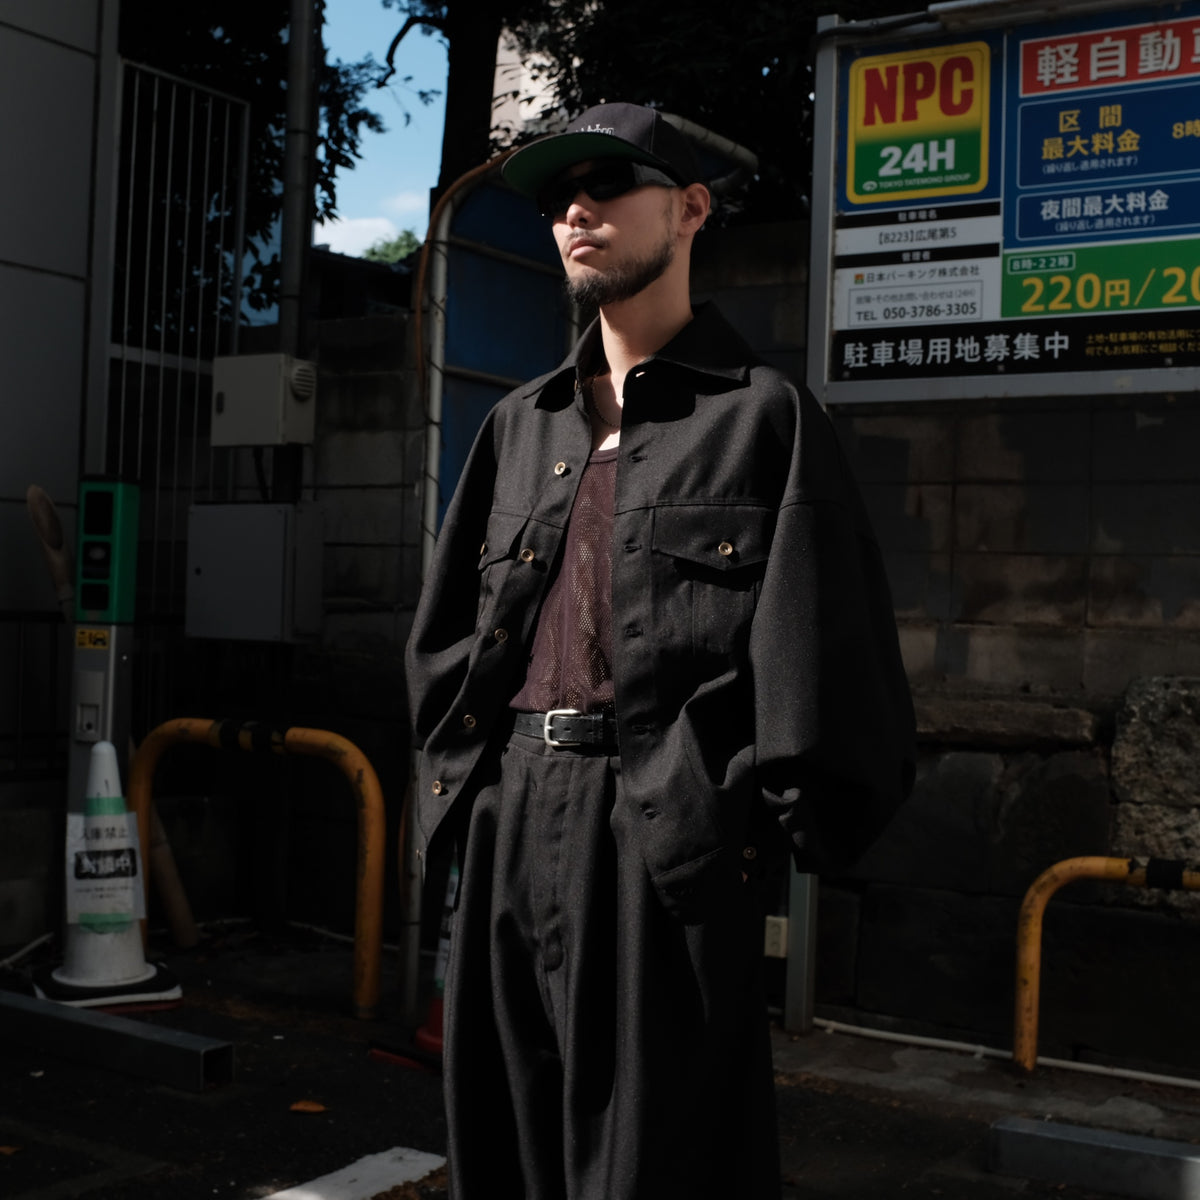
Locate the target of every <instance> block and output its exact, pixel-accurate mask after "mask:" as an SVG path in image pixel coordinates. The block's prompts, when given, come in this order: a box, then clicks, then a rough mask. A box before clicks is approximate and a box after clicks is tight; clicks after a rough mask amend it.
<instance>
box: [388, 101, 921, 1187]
mask: <svg viewBox="0 0 1200 1200" xmlns="http://www.w3.org/2000/svg"><path fill="white" fill-rule="evenodd" d="M504 175H505V178H506V179H507V181H508V182H509V183H510V184H511V185H512V186H513V187H514V188H515V189H516V190H517V191H518V192H521V193H523V194H526V195H529V196H532V197H535V198H536V199H537V202H538V205H539V208H540V210H541V212H542V213H543V215H544V216H545V217H546V218H547V220H548V221H549V222H550V224H551V227H552V230H553V234H554V237H555V239H556V241H557V244H558V248H559V250H560V252H561V254H562V259H563V265H564V268H565V271H566V278H567V287H568V290H569V291H570V293H571V295H572V297H573V298H574V299H575V300H576V301H578V302H579V303H581V304H594V305H596V306H598V308H599V316H598V318H597V319H596V321H595V322H593V324H592V325H591V327H590V328H589V329H588V330H587V331H586V332H585V333H584V335H583V336H582V338H581V339H580V341H579V343H578V345H577V346H576V347H575V349H574V350H573V351H572V352H571V354H570V355H569V356H568V357H567V359H566V360H565V361H564V362H563V364H562V365H561V366H560V367H558V368H557V369H556V370H554V371H552V372H550V373H549V374H548V375H545V376H543V377H541V378H540V379H535V380H534V381H533V382H532V383H529V384H527V385H525V386H524V387H521V388H518V389H517V390H516V391H515V392H513V393H511V394H510V395H509V396H507V397H506V398H505V399H504V400H502V401H501V402H500V404H499V405H498V406H497V407H496V408H495V409H494V410H493V411H492V413H491V414H490V415H489V417H488V418H487V420H486V421H485V423H484V426H483V428H482V429H481V430H480V433H479V436H478V438H477V440H476V442H475V445H474V448H473V449H472V452H471V455H470V458H469V460H468V462H467V465H466V467H465V469H464V471H463V475H462V478H461V480H460V482H459V485H458V488H457V490H456V492H455V495H454V499H453V501H452V502H451V504H450V506H449V509H448V510H447V513H446V518H445V523H444V526H443V529H442V532H441V536H440V538H439V541H438V547H437V552H436V555H435V559H434V563H433V567H432V570H431V572H430V574H429V577H428V578H427V579H426V581H425V589H424V593H423V595H422V598H421V602H420V605H419V607H418V611H417V615H416V620H415V625H414V629H413V633H412V637H411V640H410V642H409V649H408V677H409V690H410V700H411V710H412V714H413V720H414V724H415V728H416V732H417V736H418V738H419V739H420V740H421V741H422V743H423V745H424V757H423V766H422V771H421V778H420V782H419V784H418V806H417V807H418V823H419V826H420V829H421V832H422V834H423V836H424V837H425V838H426V839H433V838H435V837H436V838H442V837H446V838H453V840H454V843H455V847H456V853H457V854H458V856H459V861H460V863H461V870H462V876H461V878H462V883H461V887H460V891H459V899H458V904H457V908H456V912H455V916H454V923H453V929H452V934H451V949H450V963H449V968H448V973H447V979H446V994H447V1005H446V1058H445V1071H446V1076H445V1078H446V1100H447V1115H448V1124H449V1159H450V1177H451V1195H452V1196H453V1197H454V1198H455V1200H476V1198H477V1197H511V1198H514V1200H516V1198H526V1200H563V1198H570V1200H635V1198H636V1200H650V1198H654V1200H674V1198H676V1197H678V1198H680V1200H683V1198H685V1197H686V1198H687V1200H705V1198H709V1197H711V1198H713V1200H716V1198H717V1197H720V1198H721V1200H765V1198H768V1197H777V1196H778V1195H779V1175H778V1153H777V1146H776V1133H775V1118H774V1107H773V1104H774V1100H773V1088H772V1071H771V1057H770V1043H769V1039H768V1033H767V1028H766V1021H765V1012H764V1005H763V997H762V991H761V985H760V972H759V967H760V963H761V952H762V917H761V914H760V913H759V912H758V910H757V907H756V904H755V878H756V877H757V876H759V875H761V873H762V872H763V871H764V870H765V869H766V868H767V867H768V866H769V865H770V864H772V863H778V862H779V861H780V860H781V859H783V858H785V857H786V854H787V852H788V851H789V850H791V851H792V852H793V854H794V855H795V857H796V861H797V862H798V863H799V864H800V865H801V867H802V868H804V869H808V870H816V869H822V868H824V867H827V866H829V865H830V864H835V863H845V862H848V861H850V860H852V859H853V858H854V857H855V856H856V855H857V854H858V853H860V852H861V850H862V849H864V848H865V846H866V845H867V844H868V843H869V842H870V841H871V840H872V839H873V837H874V836H875V835H876V834H877V833H878V832H879V830H880V829H881V828H882V826H883V824H884V823H885V822H886V821H887V819H888V818H889V817H890V815H891V813H892V812H893V811H894V809H895V807H896V806H897V804H898V803H899V802H900V800H901V799H902V798H903V796H904V795H905V794H906V792H907V790H908V788H909V786H910V784H911V780H912V773H913V767H912V758H913V752H912V738H913V721H912V709H911V704H910V701H909V696H908V690H907V684H906V681H905V677H904V672H903V669H902V666H901V662H900V656H899V652H898V647H897V639H896V631H895V624H894V619H893V615H892V609H891V602H890V600H889V597H888V590H887V585H886V582H885V579H884V575H883V571H882V567H881V565H880V559H879V553H878V550H877V547H876V545H875V542H874V540H873V538H872V536H871V533H870V530H869V528H868V526H867V522H866V520H865V517H864V515H863V512H862V508H861V505H860V502H859V499H858V496H857V492H856V490H855V487H854V485H853V483H852V481H851V479H850V477H849V474H848V472H847V469H846V466H845V464H844V462H843V459H842V456H841V454H840V451H839V449H838V445H837V441H836V439H835V437H834V434H833V431H832V429H831V426H830V424H829V422H828V421H827V419H826V417H825V415H824V413H823V412H822V411H821V410H820V408H819V406H817V404H816V403H815V402H814V401H813V400H812V399H811V397H808V396H805V395H802V394H801V393H800V392H798V390H797V389H796V388H795V387H794V386H793V385H792V384H791V383H790V382H788V381H787V380H786V379H785V378H784V377H783V376H782V375H781V374H779V373H778V372H777V371H774V370H773V369H771V368H769V367H766V366H764V365H762V364H761V363H759V362H757V361H756V360H755V358H754V356H753V354H752V353H751V352H750V351H749V349H748V348H747V347H746V345H745V344H744V343H743V342H742V341H741V339H740V338H739V337H738V336H737V335H736V334H735V333H734V332H733V331H732V329H731V328H730V327H729V326H728V325H727V324H726V323H725V321H724V320H723V318H722V317H721V316H720V315H719V314H718V313H717V312H716V311H715V309H713V308H712V307H711V306H707V307H703V308H700V309H697V310H695V311H694V310H693V309H692V306H691V302H690V299H689V290H688V287H689V261H690V252H691V246H692V240H693V238H694V237H695V235H696V233H697V232H698V231H699V229H700V228H701V226H703V224H704V222H705V219H706V218H707V216H708V213H709V206H710V198H709V193H708V190H707V188H706V187H705V186H704V184H703V183H702V182H701V176H700V172H699V169H698V167H697V165H696V161H695V158H694V156H693V154H692V151H691V149H690V146H689V144H688V142H687V140H686V139H685V138H684V137H683V136H682V135H681V134H680V133H679V132H678V131H677V130H676V129H675V128H674V126H672V125H671V124H669V123H668V122H667V121H666V120H664V119H663V118H662V116H661V115H660V114H658V113H657V112H655V111H653V110H651V109H646V108H640V107H637V106H633V105H628V104H605V105H600V106H599V107H597V108H593V109H589V110H588V111H587V112H585V113H583V114H582V116H580V117H579V118H578V119H576V120H575V121H573V122H572V123H571V124H570V125H569V126H568V128H567V130H566V131H565V132H564V133H562V134H559V135H554V136H551V137H548V138H545V139H543V140H541V141H539V142H535V143H532V144H531V145H529V146H527V147H525V148H524V149H522V150H520V151H518V152H517V153H516V154H515V155H514V156H512V157H511V158H510V159H508V160H507V162H506V163H505V167H504Z"/></svg>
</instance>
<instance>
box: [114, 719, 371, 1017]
mask: <svg viewBox="0 0 1200 1200" xmlns="http://www.w3.org/2000/svg"><path fill="white" fill-rule="evenodd" d="M184 743H190V744H192V745H203V746H211V747H213V749H216V750H249V751H260V752H267V753H271V754H302V755H308V756H312V757H317V758H324V759H326V760H327V761H328V762H330V763H332V764H333V765H334V766H336V767H337V768H338V769H339V770H340V771H341V772H342V774H343V775H345V777H346V779H347V780H348V781H349V783H350V787H351V789H352V791H353V794H354V800H355V803H356V805H357V807H358V871H357V889H356V897H355V909H354V1015H355V1016H356V1017H360V1018H363V1019H370V1018H372V1017H374V1016H375V1015H376V1012H377V1010H378V1007H379V993H380V958H381V954H382V950H383V877H384V839H385V836H386V829H385V818H384V807H383V791H382V789H381V788H380V786H379V777H378V776H377V775H376V774H375V768H374V767H372V766H371V763H370V761H369V760H368V759H367V757H366V755H364V754H363V752H362V751H361V750H359V748H358V747H357V746H355V745H354V743H353V742H350V741H347V740H346V739H345V738H344V737H342V736H340V735H339V734H336V733H330V732H328V731H327V730H324V729H303V728H299V727H292V728H289V729H272V728H271V727H270V726H267V725H261V724H258V723H256V722H237V721H213V720H207V719H203V718H201V719H193V718H187V717H181V718H177V719H175V720H173V721H164V722H163V724H161V725H159V726H158V728H157V729H155V730H153V731H152V732H151V733H150V734H149V735H148V736H147V737H146V739H145V741H143V742H142V744H141V745H140V746H139V747H138V750H137V753H136V754H135V755H134V758H133V763H132V765H131V767H130V770H129V796H128V799H129V807H130V809H131V810H132V811H133V812H134V813H136V814H137V822H138V838H139V841H140V843H141V845H143V846H149V845H150V844H151V839H150V814H151V810H152V806H153V803H154V792H153V787H154V771H155V768H156V767H157V766H158V761H159V759H160V758H161V757H162V755H163V753H164V752H165V751H167V750H168V749H170V747H171V746H175V745H182V744H184ZM143 861H144V862H145V863H146V870H145V871H144V872H143V875H142V881H143V885H144V886H145V887H146V888H147V899H149V895H148V893H149V886H150V878H149V876H150V859H149V857H148V856H146V857H145V858H144V860H143Z"/></svg>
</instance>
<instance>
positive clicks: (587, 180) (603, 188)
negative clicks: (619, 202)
mask: <svg viewBox="0 0 1200 1200" xmlns="http://www.w3.org/2000/svg"><path fill="white" fill-rule="evenodd" d="M634 182H635V181H634V174H633V164H632V163H613V165H612V166H609V167H598V168H597V169H596V170H595V171H591V172H589V173H588V174H587V175H585V176H584V180H583V190H584V191H585V192H587V194H588V195H589V196H591V198H592V199H593V200H612V199H614V198H615V197H617V196H623V195H625V193H626V192H627V191H629V190H630V189H631V188H632V187H633V186H634Z"/></svg>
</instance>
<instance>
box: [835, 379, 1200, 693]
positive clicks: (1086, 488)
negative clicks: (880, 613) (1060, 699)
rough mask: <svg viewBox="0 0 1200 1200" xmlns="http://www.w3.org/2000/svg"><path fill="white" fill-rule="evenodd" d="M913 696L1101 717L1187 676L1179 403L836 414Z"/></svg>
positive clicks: (1199, 570)
mask: <svg viewBox="0 0 1200 1200" xmlns="http://www.w3.org/2000/svg"><path fill="white" fill-rule="evenodd" d="M835 421H836V424H837V427H838V431H839V433H840V435H841V437H842V441H843V443H844V445H845V446H846V447H847V449H848V451H849V454H850V457H851V460H852V462H853V464H854V466H855V469H856V471H857V473H858V476H859V479H860V482H861V483H862V485H863V490H864V493H865V497H866V501H867V504H868V507H869V508H870V510H871V513H872V516H873V519H874V521H875V524H876V527H877V530H878V533H879V536H880V539H881V541H882V543H883V545H884V547H885V550H886V552H887V555H888V565H889V571H890V575H891V579H892V585H893V589H894V592H895V597H894V598H895V601H896V609H897V613H898V616H899V618H900V621H901V626H902V637H903V642H904V650H905V661H906V663H907V664H908V667H909V670H910V673H911V674H912V677H913V679H914V680H915V681H917V682H927V683H938V684H962V685H968V686H974V687H994V688H998V689H1001V690H1005V691H1007V690H1017V691H1025V692H1033V693H1044V694H1058V695H1068V696H1073V697H1076V698H1081V697H1082V698H1087V700H1088V702H1089V703H1111V702H1113V701H1115V700H1116V699H1117V698H1118V697H1119V696H1120V695H1121V694H1122V693H1123V692H1124V690H1125V689H1126V687H1128V685H1129V684H1130V682H1131V681H1133V680H1134V679H1137V678H1139V677H1141V676H1145V675H1160V674H1165V673H1183V674H1190V673H1195V672H1196V671H1197V670H1200V600H1198V598H1197V597H1198V595H1200V593H1198V592H1197V586H1196V585H1197V583H1198V582H1200V520H1198V519H1197V515H1196V514H1197V512H1200V505H1198V503H1197V501H1198V500H1200V463H1198V462H1197V460H1196V459H1195V456H1194V455H1192V454H1191V453H1190V452H1189V449H1188V448H1189V447H1190V446H1191V445H1193V444H1194V441H1195V438H1196V435H1197V432H1198V431H1200V402H1198V400H1197V398H1196V397H1195V396H1190V395H1188V396H1144V397H1122V398H1112V397H1103V398H1098V399H1089V398H1085V399H1081V400H1076V399H1073V398H1062V397H1057V398H1056V397H1047V398H1044V399H1041V400H1037V401H1033V402H1028V403H1024V404H1015V403H1012V402H1008V403H997V404H995V405H992V406H989V407H988V408H986V409H984V408H982V407H981V405H980V404H978V403H975V404H963V405H953V404H944V405H940V406H936V407H934V406H930V405H910V406H907V407H904V408H901V407H899V406H885V407H883V408H879V407H876V406H874V405H872V406H870V407H864V408H856V407H853V406H843V407H842V408H840V409H839V410H838V411H837V412H836V414H835Z"/></svg>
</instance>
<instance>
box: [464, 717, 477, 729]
mask: <svg viewBox="0 0 1200 1200" xmlns="http://www.w3.org/2000/svg"><path fill="white" fill-rule="evenodd" d="M463 724H464V725H465V726H466V727H467V728H468V729H474V728H475V726H476V725H478V724H479V722H478V721H477V720H475V718H474V717H473V716H472V715H471V714H470V713H466V714H465V715H464V716H463Z"/></svg>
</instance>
